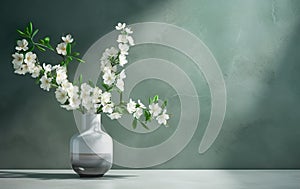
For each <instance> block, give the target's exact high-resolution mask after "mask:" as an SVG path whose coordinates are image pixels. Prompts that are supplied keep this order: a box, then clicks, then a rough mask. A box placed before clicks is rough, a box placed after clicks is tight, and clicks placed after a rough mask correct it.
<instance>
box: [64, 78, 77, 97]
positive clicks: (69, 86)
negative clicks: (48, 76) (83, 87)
mask: <svg viewBox="0 0 300 189" xmlns="http://www.w3.org/2000/svg"><path fill="white" fill-rule="evenodd" d="M61 87H62V88H63V89H64V90H65V91H67V92H68V95H69V97H72V96H74V95H78V92H79V88H78V86H74V85H73V84H72V83H70V82H69V81H68V80H66V81H64V82H63V83H62V84H61Z"/></svg>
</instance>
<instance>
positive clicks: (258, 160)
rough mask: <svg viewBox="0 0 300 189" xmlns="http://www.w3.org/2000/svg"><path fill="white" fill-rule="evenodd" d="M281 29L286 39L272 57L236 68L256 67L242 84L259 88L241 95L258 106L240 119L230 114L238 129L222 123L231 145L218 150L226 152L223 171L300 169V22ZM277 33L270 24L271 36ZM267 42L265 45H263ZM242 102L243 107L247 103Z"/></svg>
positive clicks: (259, 58)
mask: <svg viewBox="0 0 300 189" xmlns="http://www.w3.org/2000/svg"><path fill="white" fill-rule="evenodd" d="M297 6H298V7H299V5H295V7H297ZM295 20H296V19H295ZM298 20H299V19H298ZM249 24H251V23H249ZM281 24H282V25H284V23H281ZM284 26H285V27H286V26H288V27H287V29H291V31H285V32H286V33H288V34H287V35H285V36H281V37H279V38H276V39H273V40H274V41H275V44H276V45H278V48H277V50H276V51H275V52H273V54H271V55H272V58H271V59H270V60H268V61H266V60H265V59H264V58H263V57H256V58H257V59H256V60H258V61H253V62H251V61H248V62H247V61H245V60H240V62H239V63H241V64H244V63H246V64H247V63H248V64H249V63H250V64H255V66H256V69H255V70H254V72H253V73H250V74H249V77H250V78H244V79H245V80H244V81H245V83H247V82H248V80H254V82H258V83H256V87H257V88H256V89H257V90H255V91H248V89H247V87H248V86H247V85H246V86H242V85H241V86H240V88H239V90H240V92H241V93H244V92H245V93H248V94H247V95H249V98H251V99H252V98H256V102H255V103H254V104H251V106H252V110H251V111H250V112H239V113H238V114H239V115H242V116H241V117H238V116H237V117H235V116H234V114H232V115H233V117H232V119H237V120H240V121H239V122H235V123H240V124H239V125H231V126H230V125H229V124H231V123H232V124H234V122H231V121H230V119H231V118H228V117H227V120H226V121H225V122H226V124H227V125H229V126H228V127H229V128H228V129H224V130H223V131H224V132H225V133H226V132H227V133H226V134H227V136H231V138H227V139H225V138H222V139H221V140H230V144H229V145H228V146H222V145H221V147H219V150H222V151H224V150H226V151H228V153H227V157H224V160H223V162H222V163H223V167H224V168H300V161H299V159H300V151H299V143H300V138H299V136H300V127H299V122H300V117H299V112H300V108H299V107H300V85H299V81H300V75H299V73H300V35H299V33H300V22H299V21H298V23H295V25H284ZM277 27H279V26H278V25H276V23H274V26H273V28H274V30H273V31H274V33H275V35H276V32H278V31H277V30H276V28H277ZM277 34H278V33H277ZM256 35H260V34H259V33H257V34H256ZM277 36H278V35H277ZM268 42H269V41H267V40H266V41H264V40H263V41H262V42H261V43H265V44H267V43H268ZM257 48H260V47H257ZM270 48H273V47H270ZM275 48H276V47H275ZM243 61H244V62H243ZM242 66H247V65H245V64H244V65H242ZM265 68H268V69H265ZM260 74H264V77H263V78H262V79H261V78H257V77H259V76H258V75H260ZM260 79H261V80H260ZM249 83H250V84H251V81H249ZM250 87H251V85H250ZM231 98H232V99H231V100H232V106H239V105H238V104H235V102H234V101H235V100H237V99H236V98H234V97H233V96H231ZM240 100H242V101H247V99H246V98H245V99H240ZM237 101H238V100H237ZM243 103H247V102H243ZM234 108H235V107H229V109H234ZM243 113H245V114H244V115H243ZM233 128H238V129H233ZM231 132H232V133H231ZM224 136H225V135H224ZM224 136H221V137H224Z"/></svg>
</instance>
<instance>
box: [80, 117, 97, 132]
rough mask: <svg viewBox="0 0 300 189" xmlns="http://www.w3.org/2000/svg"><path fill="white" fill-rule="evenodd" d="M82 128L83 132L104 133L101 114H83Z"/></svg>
mask: <svg viewBox="0 0 300 189" xmlns="http://www.w3.org/2000/svg"><path fill="white" fill-rule="evenodd" d="M81 126H82V129H83V130H95V131H102V129H101V114H83V115H82V122H81Z"/></svg>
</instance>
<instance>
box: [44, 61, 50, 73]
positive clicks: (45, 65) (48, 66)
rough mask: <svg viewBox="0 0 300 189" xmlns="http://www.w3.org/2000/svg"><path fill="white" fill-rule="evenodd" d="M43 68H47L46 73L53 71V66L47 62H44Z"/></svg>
mask: <svg viewBox="0 0 300 189" xmlns="http://www.w3.org/2000/svg"><path fill="white" fill-rule="evenodd" d="M43 68H44V70H45V74H47V73H48V72H51V71H52V66H51V64H45V63H43Z"/></svg>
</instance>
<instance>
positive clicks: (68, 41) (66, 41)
mask: <svg viewBox="0 0 300 189" xmlns="http://www.w3.org/2000/svg"><path fill="white" fill-rule="evenodd" d="M61 39H62V40H63V41H64V42H65V43H72V42H73V38H72V35H71V34H68V35H66V36H65V37H62V38H61Z"/></svg>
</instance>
